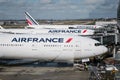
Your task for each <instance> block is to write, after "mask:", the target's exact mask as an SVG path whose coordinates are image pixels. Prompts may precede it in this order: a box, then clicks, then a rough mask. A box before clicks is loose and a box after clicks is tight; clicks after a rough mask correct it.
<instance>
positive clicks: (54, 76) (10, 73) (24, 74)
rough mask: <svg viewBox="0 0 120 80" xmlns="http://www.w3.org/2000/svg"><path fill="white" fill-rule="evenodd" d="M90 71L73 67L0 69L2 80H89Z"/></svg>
mask: <svg viewBox="0 0 120 80" xmlns="http://www.w3.org/2000/svg"><path fill="white" fill-rule="evenodd" d="M88 77H89V72H88V71H75V70H74V69H73V68H72V67H0V80H88Z"/></svg>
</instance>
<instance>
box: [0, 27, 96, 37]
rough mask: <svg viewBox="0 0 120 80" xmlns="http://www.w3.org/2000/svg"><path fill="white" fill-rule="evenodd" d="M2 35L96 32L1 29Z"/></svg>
mask: <svg viewBox="0 0 120 80" xmlns="http://www.w3.org/2000/svg"><path fill="white" fill-rule="evenodd" d="M0 33H8V34H43V33H48V34H70V35H78V36H80V35H83V36H84V35H93V34H94V30H88V29H0Z"/></svg>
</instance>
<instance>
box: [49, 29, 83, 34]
mask: <svg viewBox="0 0 120 80" xmlns="http://www.w3.org/2000/svg"><path fill="white" fill-rule="evenodd" d="M48 33H81V30H79V29H74V30H49V31H48Z"/></svg>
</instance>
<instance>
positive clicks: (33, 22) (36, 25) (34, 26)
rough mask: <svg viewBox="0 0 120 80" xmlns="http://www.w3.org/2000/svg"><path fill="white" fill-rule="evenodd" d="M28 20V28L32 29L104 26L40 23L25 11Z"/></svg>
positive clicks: (93, 27)
mask: <svg viewBox="0 0 120 80" xmlns="http://www.w3.org/2000/svg"><path fill="white" fill-rule="evenodd" d="M25 16H26V20H27V23H28V25H29V26H27V28H32V29H41V28H56V29H57V28H62V29H92V30H94V29H98V28H102V26H98V25H50V24H45V25H39V23H38V22H37V21H36V20H35V19H34V18H33V17H32V16H31V15H30V14H29V13H28V12H25Z"/></svg>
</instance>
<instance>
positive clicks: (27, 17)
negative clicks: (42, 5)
mask: <svg viewBox="0 0 120 80" xmlns="http://www.w3.org/2000/svg"><path fill="white" fill-rule="evenodd" d="M25 16H26V20H27V23H28V25H29V26H30V25H39V23H38V22H37V21H36V20H35V19H33V18H32V16H31V15H30V14H29V13H28V12H25Z"/></svg>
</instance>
